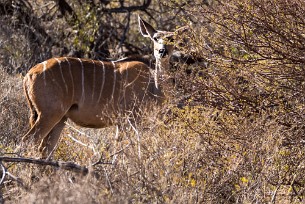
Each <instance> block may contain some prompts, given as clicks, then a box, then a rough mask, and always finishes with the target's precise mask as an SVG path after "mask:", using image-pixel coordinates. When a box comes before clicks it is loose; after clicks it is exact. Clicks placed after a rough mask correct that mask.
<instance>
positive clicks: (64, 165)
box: [0, 157, 89, 175]
mask: <svg viewBox="0 0 305 204" xmlns="http://www.w3.org/2000/svg"><path fill="white" fill-rule="evenodd" d="M0 162H16V163H30V164H38V165H43V166H53V167H57V168H60V169H64V170H69V171H73V172H77V173H82V174H83V175H86V174H88V173H89V169H88V168H87V167H85V166H80V165H78V164H75V163H73V162H61V161H49V160H44V159H33V158H23V157H0Z"/></svg>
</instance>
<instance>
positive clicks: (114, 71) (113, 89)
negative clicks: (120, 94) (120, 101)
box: [111, 61, 116, 100]
mask: <svg viewBox="0 0 305 204" xmlns="http://www.w3.org/2000/svg"><path fill="white" fill-rule="evenodd" d="M111 63H112V64H113V68H114V69H113V87H112V94H111V100H113V98H114V91H115V84H116V70H115V64H114V62H113V61H111Z"/></svg>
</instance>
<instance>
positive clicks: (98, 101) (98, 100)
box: [96, 61, 105, 105]
mask: <svg viewBox="0 0 305 204" xmlns="http://www.w3.org/2000/svg"><path fill="white" fill-rule="evenodd" d="M99 62H100V63H102V66H103V76H102V78H103V79H102V87H101V91H100V95H99V97H98V99H97V103H96V104H97V105H98V104H99V103H100V100H101V97H102V93H103V89H104V84H105V65H104V62H103V61H99Z"/></svg>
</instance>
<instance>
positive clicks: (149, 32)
mask: <svg viewBox="0 0 305 204" xmlns="http://www.w3.org/2000/svg"><path fill="white" fill-rule="evenodd" d="M138 18H139V28H140V32H141V34H142V35H143V36H144V37H149V38H150V39H151V40H152V41H153V43H154V56H155V58H156V67H155V70H154V72H155V73H154V78H155V85H156V87H157V88H158V83H157V81H158V76H159V74H160V73H162V72H163V71H164V69H167V68H168V66H169V60H170V57H171V56H172V54H173V50H174V44H175V40H176V39H177V37H178V36H179V35H181V34H182V33H183V32H184V31H186V30H187V29H188V27H187V26H185V27H181V28H179V29H177V30H176V31H175V32H168V31H159V30H155V29H154V28H153V27H152V26H151V25H150V24H149V23H147V22H146V21H144V20H143V19H142V18H141V17H140V16H139V17H138Z"/></svg>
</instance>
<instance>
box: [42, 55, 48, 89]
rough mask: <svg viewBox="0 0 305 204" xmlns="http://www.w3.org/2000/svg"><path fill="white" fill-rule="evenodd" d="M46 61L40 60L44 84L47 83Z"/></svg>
mask: <svg viewBox="0 0 305 204" xmlns="http://www.w3.org/2000/svg"><path fill="white" fill-rule="evenodd" d="M47 63H48V62H47V61H44V62H42V66H43V69H42V70H43V71H42V73H43V83H44V85H45V86H46V85H47V81H46V70H47Z"/></svg>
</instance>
